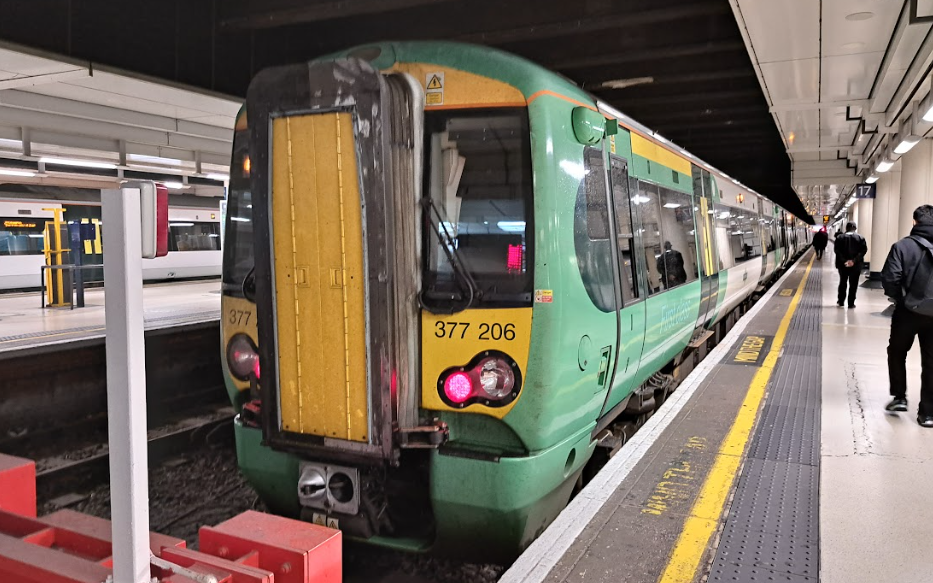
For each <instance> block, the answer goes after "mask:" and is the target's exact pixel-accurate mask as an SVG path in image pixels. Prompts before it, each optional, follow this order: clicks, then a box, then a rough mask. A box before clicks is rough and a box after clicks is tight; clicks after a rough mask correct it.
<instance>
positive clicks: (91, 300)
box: [0, 280, 220, 357]
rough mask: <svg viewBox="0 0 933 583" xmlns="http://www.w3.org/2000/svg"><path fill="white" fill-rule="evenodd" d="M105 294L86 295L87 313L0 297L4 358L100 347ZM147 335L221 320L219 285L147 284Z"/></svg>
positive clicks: (27, 297) (34, 299) (25, 297)
mask: <svg viewBox="0 0 933 583" xmlns="http://www.w3.org/2000/svg"><path fill="white" fill-rule="evenodd" d="M104 297H105V293H104V290H103V289H99V288H98V289H90V290H87V291H86V292H85V302H86V305H85V307H84V308H75V309H73V310H71V309H68V308H44V309H43V308H41V307H40V304H41V298H40V297H39V293H38V292H32V293H21V294H7V295H0V357H2V356H4V355H8V354H6V353H12V352H14V351H16V352H20V351H24V350H28V351H34V350H36V349H41V348H46V347H56V346H58V347H60V346H59V345H62V344H73V343H88V342H102V341H103V338H104V336H105V327H104ZM143 306H144V310H145V322H146V330H147V331H148V330H159V329H165V328H173V327H178V326H187V325H193V324H201V323H205V322H213V321H217V320H218V319H219V318H220V280H211V281H194V282H176V283H165V284H152V285H147V286H145V288H144V289H143Z"/></svg>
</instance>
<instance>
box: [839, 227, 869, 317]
mask: <svg viewBox="0 0 933 583" xmlns="http://www.w3.org/2000/svg"><path fill="white" fill-rule="evenodd" d="M855 229H856V227H855V223H847V224H846V232H845V234H844V235H839V236H838V237H836V242H835V244H834V245H833V251H834V252H835V253H836V269H837V270H838V271H839V295H838V301H837V302H836V305H838V306H839V307H840V308H841V307H843V306H844V305H845V304H844V302H845V301H846V284H848V287H849V308H854V307H855V294H856V292H858V276H859V274H861V273H862V262H863V261H864V259H865V254H866V253H868V244H867V243H866V242H865V237H863V236H861V235H859V234H858V233H856V232H855Z"/></svg>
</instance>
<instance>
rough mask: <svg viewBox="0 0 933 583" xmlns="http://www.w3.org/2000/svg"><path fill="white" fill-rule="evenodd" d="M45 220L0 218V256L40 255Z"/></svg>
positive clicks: (43, 243)
mask: <svg viewBox="0 0 933 583" xmlns="http://www.w3.org/2000/svg"><path fill="white" fill-rule="evenodd" d="M45 222H46V219H44V218H43V219H34V218H31V217H30V218H29V219H24V218H23V217H0V255H42V253H43V252H44V251H45V240H44V239H43V235H42V233H43V232H44V231H45Z"/></svg>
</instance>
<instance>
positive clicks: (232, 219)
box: [230, 217, 249, 223]
mask: <svg viewBox="0 0 933 583" xmlns="http://www.w3.org/2000/svg"><path fill="white" fill-rule="evenodd" d="M230 220H231V221H236V222H238V223H248V222H249V219H244V218H243V217H230Z"/></svg>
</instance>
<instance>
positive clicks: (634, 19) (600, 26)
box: [457, 2, 731, 45]
mask: <svg viewBox="0 0 933 583" xmlns="http://www.w3.org/2000/svg"><path fill="white" fill-rule="evenodd" d="M730 10H731V9H730V7H729V4H728V3H727V2H711V3H703V4H696V3H693V4H687V5H684V6H677V7H673V8H658V9H655V10H646V11H644V12H627V13H621V14H605V15H600V16H588V17H585V18H577V19H574V20H569V21H567V20H565V21H561V22H551V23H546V24H529V25H525V26H519V27H515V28H506V29H502V30H494V31H489V32H475V33H469V34H464V35H460V36H459V37H457V39H458V40H462V41H466V42H475V43H482V44H486V45H499V44H506V43H513V42H523V41H542V40H544V39H549V38H554V37H560V36H567V35H571V34H577V35H582V34H587V33H590V32H597V31H600V30H610V29H614V30H621V29H626V28H634V27H639V26H646V25H651V24H661V23H665V22H672V21H676V20H684V19H688V18H698V17H703V16H715V15H720V14H726V13H727V12H729V11H730Z"/></svg>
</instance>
